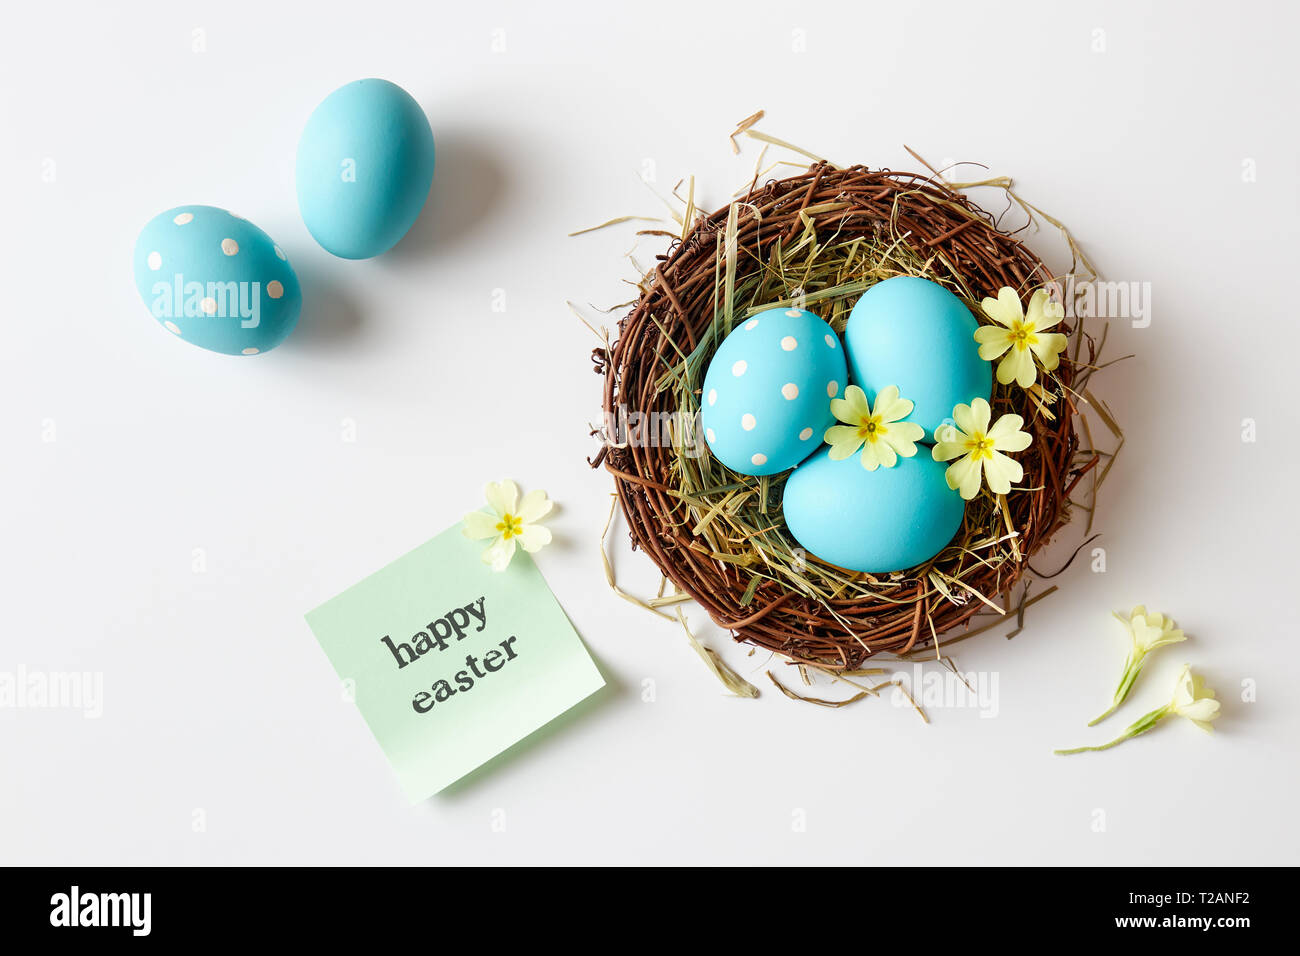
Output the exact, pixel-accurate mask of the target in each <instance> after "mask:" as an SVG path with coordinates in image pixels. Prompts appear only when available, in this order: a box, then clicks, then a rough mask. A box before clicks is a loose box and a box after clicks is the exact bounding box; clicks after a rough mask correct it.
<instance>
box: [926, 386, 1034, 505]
mask: <svg viewBox="0 0 1300 956" xmlns="http://www.w3.org/2000/svg"><path fill="white" fill-rule="evenodd" d="M992 414H993V410H992V409H991V408H990V407H989V403H988V402H986V401H985V400H984V399H982V398H977V399H975V401H973V402H971V403H970V404H969V405H958V406H957V407H956V408H954V409H953V410H952V418H953V421H955V422H956V423H957V424H956V426H953V425H940V426H939V427H938V428H936V429H935V432H934V437H935V438H936V439H937V440H936V442H935V445H934V448H933V449H932V451H931V454H932V455H933V456H934V460H935V461H951V460H952V459H954V458H957V459H959V460H958V461H956V462H955V463H953V464H952V465H949V466H948V471H947V472H946V474H945V477H946V478H947V479H948V487H949V488H952V489H953V490H955V491H958V492H960V493H961V496H962V497H963V498H965V499H966V500H967V501H970V499H972V498H974V497H975V496H976V495H977V494H979V490H980V470H981V467H982V468H983V472H984V481H985V483H986V484H987V485H988V486H989V491H991V492H993V493H994V494H995V495H1005V494H1006V493H1007V492H1008V491H1010V490H1011V483H1012V482H1013V481H1019V480H1020V479H1021V478H1023V477H1024V476H1025V471H1024V469H1023V468H1022V467H1021V466H1020V462H1018V461H1015V460H1014V459H1011V458H1008V457H1007V456H1006V455H1004V454H1002V452H1004V451H1024V450H1025V449H1026V448H1028V447H1029V443H1030V441H1031V439H1030V437H1029V434H1028V433H1027V432H1022V431H1021V430H1020V426H1021V425H1023V424H1024V423H1025V420H1024V419H1023V418H1021V417H1020V416H1019V415H1003V416H1002V417H1001V418H999V419H998V420H997V421H996V422H994V423H993V425H992V427H990V426H989V418H990V417H991V416H992Z"/></svg>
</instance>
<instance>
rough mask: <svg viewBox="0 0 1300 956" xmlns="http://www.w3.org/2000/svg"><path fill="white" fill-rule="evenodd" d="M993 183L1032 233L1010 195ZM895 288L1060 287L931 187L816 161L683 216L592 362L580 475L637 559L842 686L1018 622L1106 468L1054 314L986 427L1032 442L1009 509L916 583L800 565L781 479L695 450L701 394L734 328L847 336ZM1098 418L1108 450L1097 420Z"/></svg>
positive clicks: (1085, 362)
mask: <svg viewBox="0 0 1300 956" xmlns="http://www.w3.org/2000/svg"><path fill="white" fill-rule="evenodd" d="M992 184H993V185H999V184H1000V185H1002V187H1003V189H1004V190H1005V192H1006V194H1007V195H1008V196H1009V197H1011V198H1012V199H1013V200H1014V201H1015V202H1017V203H1020V205H1021V208H1022V209H1024V211H1025V212H1026V213H1028V214H1029V216H1030V218H1031V221H1032V220H1033V219H1034V218H1035V217H1034V214H1035V213H1036V212H1038V211H1037V210H1036V209H1034V207H1031V206H1029V205H1028V204H1026V203H1023V201H1021V200H1020V199H1019V198H1018V197H1016V196H1015V195H1014V193H1011V192H1010V188H1009V183H1008V182H1006V181H1004V182H1002V183H999V182H997V181H993V183H992ZM692 219H693V221H692ZM1052 222H1053V223H1055V220H1052ZM1057 225H1059V224H1057ZM1067 236H1068V234H1067ZM1071 248H1072V249H1073V248H1074V246H1073V242H1071ZM1076 251H1077V250H1076ZM1085 261H1086V260H1085ZM1071 272H1072V273H1073V269H1072V270H1071ZM895 275H915V276H924V277H925V278H927V279H930V280H932V281H934V282H938V283H940V284H942V285H943V286H945V287H946V288H948V289H950V290H951V291H952V292H954V293H955V294H956V295H957V296H959V297H960V298H961V299H962V300H963V301H964V302H965V303H966V304H967V306H969V307H970V308H971V309H972V310H974V311H975V314H976V315H979V314H980V311H979V303H980V301H981V300H982V299H983V298H984V297H986V296H996V295H997V294H998V290H999V289H1001V288H1003V287H1004V286H1009V287H1011V288H1012V289H1015V290H1016V291H1017V293H1018V294H1019V295H1020V297H1021V299H1022V301H1024V300H1027V299H1028V297H1029V295H1030V293H1031V292H1032V291H1033V290H1036V289H1040V288H1046V289H1049V290H1051V291H1052V292H1053V293H1054V296H1055V297H1056V298H1057V299H1058V300H1059V299H1060V298H1061V284H1060V283H1058V282H1056V281H1055V280H1054V278H1053V276H1052V275H1051V274H1050V273H1049V272H1048V270H1047V269H1046V267H1045V266H1044V265H1043V262H1042V261H1041V260H1040V259H1039V258H1038V257H1037V256H1036V255H1035V254H1034V253H1033V252H1031V251H1030V250H1029V249H1028V248H1027V247H1026V246H1025V244H1024V242H1023V241H1022V239H1021V238H1019V236H1018V235H1015V234H1009V233H1007V232H1005V231H1002V230H1001V229H1000V228H999V226H998V220H997V219H996V218H995V217H994V216H992V215H990V214H989V213H988V212H986V211H985V210H983V209H982V208H980V207H979V206H977V205H976V204H975V203H973V202H972V201H971V200H970V199H969V198H968V197H967V196H966V194H965V193H964V192H962V191H961V190H960V188H959V187H955V186H953V185H950V184H948V183H946V182H945V181H944V180H942V179H941V178H940V177H939V176H938V175H937V174H936V175H933V176H925V175H919V174H914V173H900V172H893V171H889V170H872V169H867V168H865V167H862V166H853V167H850V168H836V167H834V166H831V165H830V164H827V163H825V162H818V163H816V164H814V165H813V166H811V167H810V168H809V169H808V170H807V172H804V173H801V174H799V175H796V176H792V177H790V178H786V179H780V180H772V181H768V182H766V183H763V184H759V183H758V181H757V180H756V181H755V182H754V184H753V185H751V187H750V188H749V189H748V190H747V191H745V192H744V193H743V194H741V195H739V197H738V198H737V199H736V200H735V201H734V202H732V203H730V204H728V205H727V206H726V207H724V208H722V209H719V210H718V211H717V212H715V213H713V214H712V215H699V214H698V213H696V212H695V210H694V209H693V208H690V207H689V206H688V214H687V216H686V219H685V225H684V227H683V236H682V237H681V238H679V239H676V240H675V241H674V242H673V244H672V247H671V248H670V249H669V250H668V252H667V253H666V254H664V255H662V256H660V257H659V258H658V260H657V264H656V265H655V266H654V267H653V268H652V269H651V270H650V271H649V272H648V273H647V274H646V275H645V276H644V278H643V279H642V281H641V283H640V290H641V295H640V298H639V299H638V300H637V301H636V303H635V305H634V307H633V308H632V310H631V312H630V313H629V314H628V315H627V316H626V317H625V318H623V319H622V320H621V321H620V322H619V324H618V333H617V337H616V341H615V342H614V344H612V345H609V346H608V347H605V348H600V349H597V350H596V353H595V362H596V371H597V372H598V373H600V374H602V375H603V377H604V399H603V409H604V413H605V421H606V426H605V428H604V429H602V432H601V433H602V436H603V447H602V448H601V450H600V452H599V454H598V455H597V456H596V457H595V459H593V464H594V465H596V466H601V465H603V467H604V468H605V469H607V470H608V471H609V472H610V473H611V474H612V475H613V478H614V482H615V487H616V491H617V499H618V503H619V504H620V505H621V509H622V513H623V515H624V517H625V518H626V521H627V525H628V528H629V532H630V536H631V540H632V544H633V547H634V548H635V549H639V550H641V551H644V552H645V553H646V554H647V555H649V556H650V558H651V560H653V561H654V563H655V564H656V565H657V566H658V567H659V569H660V570H661V571H662V573H663V575H664V577H665V578H666V579H667V581H670V582H671V583H672V584H673V585H675V587H676V592H675V593H676V595H677V596H680V597H681V598H682V599H686V597H689V598H693V599H694V600H695V601H697V602H699V604H700V605H701V606H702V607H703V608H704V609H705V610H706V611H707V612H708V613H709V615H710V616H711V617H712V619H713V620H714V621H715V622H716V623H717V624H718V625H719V626H720V627H722V628H725V629H727V630H729V631H731V632H733V634H734V635H735V638H736V639H737V640H738V641H742V642H746V643H749V644H752V645H755V646H757V647H760V648H766V649H768V650H771V651H774V652H777V653H779V654H781V655H784V656H786V657H788V658H789V659H790V660H792V661H794V662H796V663H801V664H810V665H815V666H817V667H819V668H824V669H829V670H833V671H836V672H840V673H845V672H850V671H853V670H855V669H857V668H859V667H860V666H861V665H862V663H863V662H864V661H865V660H866V659H867V658H869V657H872V656H873V655H875V654H878V653H880V652H890V653H892V654H893V655H901V654H906V653H908V652H915V651H916V650H918V649H920V648H922V647H925V646H927V645H929V644H932V643H937V642H938V641H939V638H940V635H943V634H945V632H949V631H950V630H952V629H953V628H957V627H959V626H962V625H966V626H967V627H968V628H970V625H971V623H972V618H973V617H974V616H975V615H976V614H979V613H981V612H985V611H987V612H990V613H993V612H996V613H997V614H998V615H999V617H998V618H996V620H1003V619H1005V617H1004V616H1005V615H1012V616H1014V615H1016V614H1017V611H1019V612H1020V613H1021V615H1023V607H1024V604H1025V600H1026V595H1027V592H1028V582H1029V580H1030V578H1031V577H1037V576H1039V574H1038V572H1034V573H1033V575H1028V574H1027V572H1028V571H1029V570H1030V561H1031V560H1032V559H1033V558H1034V556H1035V554H1037V553H1038V552H1039V551H1040V549H1042V548H1043V547H1044V546H1045V545H1046V544H1047V543H1048V542H1049V540H1051V539H1052V538H1053V536H1054V535H1055V534H1056V533H1057V532H1058V531H1060V530H1061V529H1062V528H1063V527H1064V526H1065V525H1066V524H1067V522H1068V521H1069V519H1070V516H1071V509H1072V504H1073V503H1074V502H1072V500H1071V496H1072V495H1074V494H1075V490H1076V487H1077V486H1079V485H1080V482H1081V481H1083V479H1084V477H1085V476H1086V475H1088V474H1089V472H1091V473H1092V479H1091V481H1090V482H1088V483H1086V484H1085V487H1086V488H1090V489H1091V491H1092V493H1093V496H1094V498H1095V490H1096V486H1097V484H1098V483H1099V482H1098V471H1099V470H1101V469H1096V467H1095V466H1096V465H1097V464H1098V463H1099V461H1101V460H1102V459H1103V458H1105V457H1106V456H1105V455H1104V454H1102V453H1098V452H1094V451H1093V450H1091V449H1082V450H1081V442H1080V439H1079V433H1078V430H1077V428H1076V422H1077V421H1080V420H1081V419H1080V416H1079V413H1080V410H1081V408H1082V407H1083V406H1085V405H1096V403H1094V402H1092V401H1091V400H1090V399H1091V396H1089V395H1088V394H1087V392H1086V384H1087V379H1088V378H1089V377H1090V375H1091V374H1092V373H1093V372H1094V371H1095V370H1096V368H1097V354H1098V351H1099V345H1098V342H1097V340H1096V339H1095V338H1094V336H1093V335H1092V334H1090V333H1089V332H1087V331H1085V330H1084V329H1083V327H1082V322H1081V321H1079V320H1077V319H1075V318H1073V317H1072V315H1071V313H1072V312H1073V311H1074V310H1073V309H1071V308H1069V307H1068V305H1069V304H1068V303H1067V310H1066V311H1067V319H1066V320H1065V321H1064V322H1063V323H1062V325H1061V327H1060V329H1059V331H1062V332H1064V333H1065V334H1066V335H1067V336H1068V340H1069V346H1068V348H1067V349H1066V351H1065V353H1064V354H1062V356H1061V360H1060V364H1059V366H1058V367H1057V368H1056V369H1055V370H1054V371H1053V372H1051V373H1042V372H1040V376H1039V379H1038V382H1037V384H1036V385H1035V386H1034V387H1033V388H1032V389H1028V390H1027V389H1023V388H1021V387H1019V386H1018V385H1016V384H1015V383H1014V382H1012V383H1011V384H1010V385H1000V384H997V383H996V382H995V383H994V388H993V396H992V399H991V404H992V405H993V413H994V417H996V416H997V415H999V414H1003V413H1008V412H1014V413H1015V414H1018V415H1020V416H1022V417H1023V418H1024V420H1025V422H1026V423H1027V424H1026V425H1025V430H1027V431H1029V432H1030V434H1031V435H1032V437H1033V443H1032V444H1031V445H1030V447H1029V448H1028V449H1026V450H1025V451H1024V452H1023V453H1021V454H1019V455H1018V456H1017V458H1018V460H1019V461H1020V462H1021V464H1022V465H1023V467H1024V477H1023V480H1022V481H1021V482H1019V483H1018V484H1017V485H1016V486H1014V487H1013V488H1012V490H1011V491H1010V493H1009V494H1007V495H1005V496H996V495H993V494H992V493H991V492H989V491H988V490H987V489H984V490H982V491H981V492H980V494H979V496H978V497H977V498H975V499H974V500H972V501H970V502H968V503H967V505H966V508H965V517H964V520H963V524H962V527H961V530H960V531H959V532H958V533H957V535H956V536H955V538H954V539H953V540H952V542H951V543H950V544H949V545H948V546H947V547H946V548H944V550H943V551H942V552H941V553H939V554H938V555H937V556H935V557H934V558H933V559H931V560H930V561H928V562H926V563H925V564H923V565H920V566H918V567H914V568H909V569H907V570H904V571H900V572H897V573H893V574H888V575H870V574H862V573H857V572H852V571H847V570H844V569H842V568H838V567H835V566H832V565H830V564H826V563H823V562H821V561H819V560H818V559H817V558H815V557H813V556H812V555H808V554H806V553H805V552H804V551H803V550H802V549H801V548H800V547H799V544H798V542H796V541H795V540H794V538H793V537H792V536H791V535H790V533H789V532H788V531H787V529H786V526H785V522H784V520H783V518H782V512H781V497H782V489H783V487H784V484H785V477H786V475H785V474H781V475H773V476H770V477H761V478H756V477H750V476H747V475H742V474H739V473H736V472H733V471H731V470H729V469H727V468H726V467H725V466H723V465H722V464H721V463H720V462H719V461H718V460H717V459H716V458H714V457H713V456H712V455H711V454H710V453H709V451H708V448H707V446H706V445H705V444H704V443H703V442H702V441H701V440H700V437H699V426H698V412H699V403H700V383H701V382H702V380H703V378H704V373H705V370H706V369H707V368H708V363H709V360H710V358H711V356H712V355H713V352H714V350H715V349H716V347H717V346H718V345H719V344H720V343H721V341H722V339H723V338H724V337H725V333H726V331H728V330H730V329H731V328H732V326H733V323H736V322H740V321H743V320H744V318H745V317H746V316H747V315H749V314H751V313H755V312H759V311H761V310H763V309H766V308H772V307H775V306H785V305H787V304H788V305H793V306H796V307H804V308H807V309H809V310H811V311H813V312H815V313H817V314H818V315H820V316H821V317H822V318H824V319H825V320H826V321H827V322H829V323H830V324H831V325H832V326H833V327H834V328H835V330H836V331H837V332H839V333H843V331H844V324H845V322H846V321H847V318H848V314H849V311H850V310H851V309H852V307H853V305H854V303H855V302H856V301H857V300H858V298H859V297H860V296H861V295H862V293H863V292H864V291H865V290H866V289H868V288H870V287H871V286H872V285H873V284H875V283H876V282H879V281H881V280H883V279H887V278H889V277H891V276H895ZM1085 396H1086V397H1085ZM1094 410H1098V411H1099V414H1101V415H1102V417H1103V419H1104V420H1105V421H1106V422H1107V423H1108V424H1109V425H1111V426H1112V430H1113V431H1115V432H1116V434H1118V430H1117V428H1115V427H1114V424H1113V419H1111V417H1110V416H1109V414H1108V413H1107V412H1106V411H1105V410H1104V406H1102V407H1100V408H1099V409H1094ZM1084 428H1085V429H1086V428H1087V424H1086V420H1085V421H1084ZM1088 444H1091V442H1090V441H1088ZM922 453H925V449H922ZM1091 503H1092V500H1091V499H1089V500H1087V501H1086V502H1085V503H1084V504H1085V506H1086V507H1088V509H1089V512H1090V513H1091ZM1089 526H1090V519H1089ZM1075 553H1077V549H1076V552H1075ZM1022 579H1023V583H1021V585H1020V587H1019V588H1018V587H1017V585H1018V583H1020V582H1022ZM611 583H613V582H612V580H611ZM1017 591H1019V592H1020V593H1019V595H1018V596H1017V593H1016V592H1017ZM672 598H673V595H669V596H668V597H667V598H664V597H662V596H661V598H660V599H658V602H657V603H656V602H649V603H651V604H652V605H655V606H658V607H662V606H663V605H664V604H665V603H667V601H670V600H671V599H672ZM970 629H971V631H973V628H970ZM946 640H947V639H945V641H946Z"/></svg>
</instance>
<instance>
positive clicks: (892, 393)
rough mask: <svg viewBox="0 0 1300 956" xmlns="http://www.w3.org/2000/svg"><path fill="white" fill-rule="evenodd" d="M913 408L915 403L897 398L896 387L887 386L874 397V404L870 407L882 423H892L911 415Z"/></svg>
mask: <svg viewBox="0 0 1300 956" xmlns="http://www.w3.org/2000/svg"><path fill="white" fill-rule="evenodd" d="M915 407H916V405H915V403H914V402H912V401H911V400H910V399H906V398H901V397H900V396H899V394H898V386H897V385H887V386H885V387H884V388H882V389H881V390H880V392H879V393H878V394H877V395H876V404H875V405H874V406H873V407H872V412H873V414H876V415H879V416H880V420H881V421H882V422H885V423H893V422H897V421H901V420H902V419H904V418H906V417H907V416H908V415H910V414H912V409H913V408H915Z"/></svg>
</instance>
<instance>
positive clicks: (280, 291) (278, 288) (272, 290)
mask: <svg viewBox="0 0 1300 956" xmlns="http://www.w3.org/2000/svg"><path fill="white" fill-rule="evenodd" d="M266 294H267V295H269V296H270V297H271V298H272V299H278V298H280V296H282V295H284V286H282V285H280V280H279V279H272V280H271V281H270V282H268V283H267V284H266Z"/></svg>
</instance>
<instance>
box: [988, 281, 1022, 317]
mask: <svg viewBox="0 0 1300 956" xmlns="http://www.w3.org/2000/svg"><path fill="white" fill-rule="evenodd" d="M980 308H981V309H983V310H984V314H985V315H987V316H988V317H989V318H990V319H992V320H993V321H994V322H997V323H998V324H999V325H1007V326H1009V325H1011V323H1012V322H1016V321H1019V320H1021V319H1023V318H1024V317H1025V312H1024V309H1022V308H1021V306H1020V296H1018V295H1016V290H1015V289H1013V288H1011V287H1010V286H1003V287H1002V288H1001V289H999V290H998V297H997V298H996V299H991V298H986V299H985V300H984V301H983V302H981V303H980Z"/></svg>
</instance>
